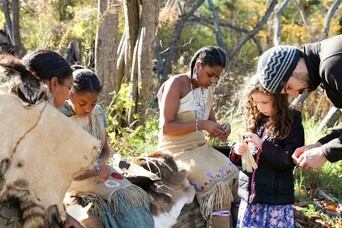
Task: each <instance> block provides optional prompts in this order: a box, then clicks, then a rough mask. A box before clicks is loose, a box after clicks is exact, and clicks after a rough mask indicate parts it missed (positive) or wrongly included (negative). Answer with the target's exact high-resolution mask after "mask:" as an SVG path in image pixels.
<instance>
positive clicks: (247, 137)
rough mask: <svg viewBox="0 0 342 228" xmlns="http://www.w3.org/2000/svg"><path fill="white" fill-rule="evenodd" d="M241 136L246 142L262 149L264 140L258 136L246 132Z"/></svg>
mask: <svg viewBox="0 0 342 228" xmlns="http://www.w3.org/2000/svg"><path fill="white" fill-rule="evenodd" d="M241 136H242V137H243V138H244V139H245V140H246V142H248V143H253V144H254V145H255V146H257V147H258V149H261V148H262V140H261V138H260V137H259V136H258V135H256V134H254V133H252V132H244V133H242V134H241Z"/></svg>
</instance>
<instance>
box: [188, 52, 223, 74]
mask: <svg viewBox="0 0 342 228" xmlns="http://www.w3.org/2000/svg"><path fill="white" fill-rule="evenodd" d="M197 61H200V62H201V63H202V65H203V66H205V65H209V66H211V67H213V66H221V67H222V68H225V67H226V61H227V60H226V53H225V52H224V51H223V49H222V48H220V47H216V46H207V47H203V48H201V49H199V50H198V51H197V52H196V53H195V55H194V56H193V57H192V59H191V62H190V77H191V78H192V75H193V72H194V68H195V64H196V62H197Z"/></svg>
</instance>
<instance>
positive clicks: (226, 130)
mask: <svg viewBox="0 0 342 228" xmlns="http://www.w3.org/2000/svg"><path fill="white" fill-rule="evenodd" d="M220 126H221V127H222V129H223V132H222V133H221V134H219V135H218V136H217V138H218V139H219V140H220V141H221V142H225V141H227V138H228V136H229V135H230V133H231V126H230V123H226V124H221V125H220Z"/></svg>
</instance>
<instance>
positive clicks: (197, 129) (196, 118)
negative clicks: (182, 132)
mask: <svg viewBox="0 0 342 228" xmlns="http://www.w3.org/2000/svg"><path fill="white" fill-rule="evenodd" d="M196 132H198V119H197V118H196Z"/></svg>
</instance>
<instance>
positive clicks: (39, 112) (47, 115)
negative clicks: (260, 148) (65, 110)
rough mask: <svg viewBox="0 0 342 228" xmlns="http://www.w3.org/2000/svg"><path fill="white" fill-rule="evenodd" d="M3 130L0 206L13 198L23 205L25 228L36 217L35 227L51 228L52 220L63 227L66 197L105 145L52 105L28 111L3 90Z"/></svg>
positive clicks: (0, 99)
mask: <svg viewBox="0 0 342 228" xmlns="http://www.w3.org/2000/svg"><path fill="white" fill-rule="evenodd" d="M0 126H1V131H0V138H1V141H0V190H1V192H0V200H4V199H6V197H8V196H9V195H11V196H14V197H17V198H18V199H19V202H20V204H21V205H20V207H21V209H22V210H23V219H24V226H25V225H26V226H30V225H29V224H28V223H29V222H28V221H26V218H27V220H29V219H31V218H34V217H35V216H36V217H39V218H40V222H37V221H38V220H39V219H37V220H36V222H37V223H40V224H31V226H33V227H44V226H45V227H47V226H48V225H49V224H48V223H49V222H48V219H49V218H51V217H56V216H58V217H59V218H60V219H61V220H62V221H64V220H65V217H66V213H65V210H64V207H63V198H64V195H65V192H66V191H67V188H68V186H69V184H70V183H71V182H72V180H73V179H74V177H75V176H76V175H77V174H78V173H80V172H82V171H84V170H85V169H87V167H89V166H90V165H91V164H92V163H93V162H94V160H95V158H96V153H97V152H98V149H99V145H100V142H99V141H98V140H97V139H95V138H94V137H92V136H91V135H90V134H88V133H87V132H86V131H84V130H83V129H82V128H81V127H79V126H78V125H77V124H75V123H74V122H73V121H72V120H71V119H69V118H67V117H65V116H64V115H63V114H62V113H60V112H59V111H58V110H57V109H56V108H54V107H52V106H51V105H50V104H48V103H46V102H42V103H40V104H38V105H36V106H35V107H33V108H25V107H23V106H22V105H21V103H20V101H19V99H18V98H17V97H16V96H14V95H13V94H10V93H7V91H6V89H4V88H0ZM33 207H36V208H39V209H36V210H33V209H32V208H33ZM53 207H54V208H55V209H54V210H52V209H51V208H53ZM26 209H27V211H26V212H27V213H25V210H26ZM49 211H50V212H51V211H53V213H55V214H57V215H51V214H49ZM30 213H31V214H30ZM32 213H33V215H32ZM41 223H44V224H41Z"/></svg>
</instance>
